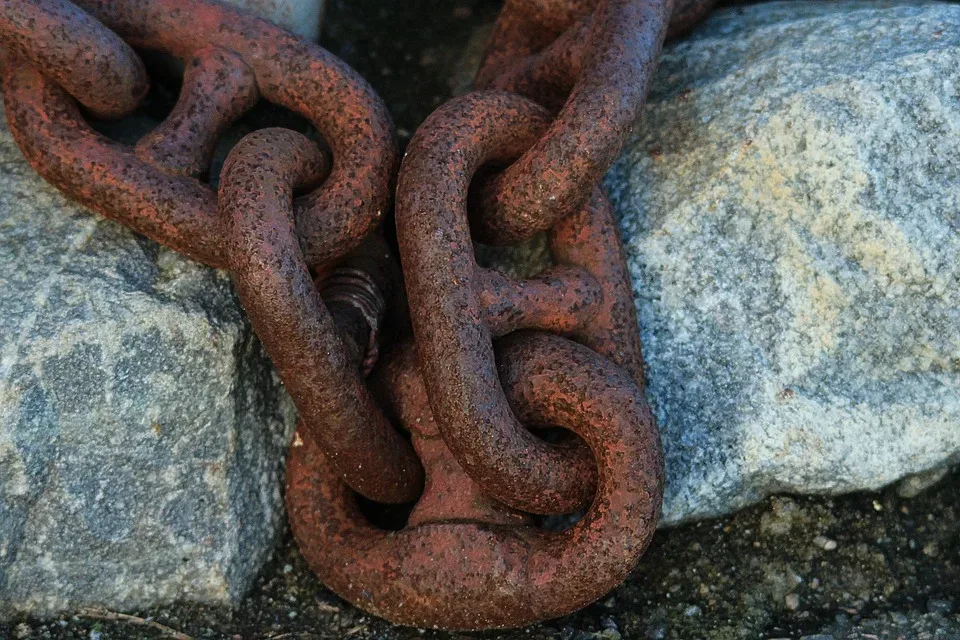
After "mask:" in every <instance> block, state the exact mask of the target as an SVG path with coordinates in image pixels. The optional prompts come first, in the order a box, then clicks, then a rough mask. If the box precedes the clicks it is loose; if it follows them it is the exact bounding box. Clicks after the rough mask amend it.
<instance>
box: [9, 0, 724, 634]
mask: <svg viewBox="0 0 960 640" xmlns="http://www.w3.org/2000/svg"><path fill="white" fill-rule="evenodd" d="M678 1H679V0H678ZM709 5H710V0H686V1H685V2H681V3H680V5H678V6H677V7H676V8H675V9H673V16H672V20H671V8H672V5H671V2H670V0H507V2H506V5H505V7H504V9H503V11H502V13H501V15H500V17H499V19H498V21H497V24H496V26H495V29H494V33H493V36H492V38H491V43H490V45H489V48H488V50H487V53H486V55H485V58H484V61H483V65H482V67H481V69H480V71H479V73H478V75H477V78H476V81H475V87H476V89H477V91H475V92H473V93H469V94H467V95H465V96H462V97H460V98H457V99H454V100H451V101H450V102H448V103H447V104H445V105H443V106H442V107H441V108H439V109H438V110H437V111H436V112H435V113H434V114H432V115H431V116H430V117H429V118H428V119H427V120H426V122H424V124H423V125H422V126H421V128H420V129H419V130H418V132H417V133H416V135H415V136H414V138H413V139H412V140H411V142H410V145H409V147H408V149H407V154H406V156H405V158H404V160H403V165H402V167H401V168H400V172H399V179H398V184H397V189H396V223H397V235H398V239H399V245H400V257H401V262H402V267H403V269H402V276H401V273H400V271H399V269H398V268H397V266H396V264H395V261H394V260H393V258H392V257H391V250H390V248H389V246H388V244H387V242H386V241H385V240H384V238H383V236H382V235H381V233H380V231H379V229H378V227H379V224H380V221H381V220H382V218H383V217H384V215H385V214H386V213H387V211H388V210H389V208H390V206H391V202H392V199H393V195H394V194H393V180H394V176H395V174H396V171H397V164H398V152H397V148H396V145H395V142H394V135H393V128H392V124H391V122H390V119H389V115H388V114H387V111H386V108H385V107H384V105H383V103H382V102H381V100H380V98H379V97H378V96H377V95H376V94H375V93H374V91H373V90H372V89H371V88H370V87H369V85H367V84H366V82H364V80H363V79H362V78H360V77H359V76H358V75H357V74H356V73H355V72H354V71H352V70H351V69H350V68H348V67H347V66H346V65H345V64H344V63H343V62H342V61H340V60H338V59H337V58H335V57H334V56H332V55H331V54H329V53H328V52H326V51H324V50H323V49H322V48H320V47H319V46H317V45H314V44H311V43H308V42H305V41H303V40H301V39H299V38H297V37H295V36H292V35H290V34H288V33H286V32H284V31H283V30H281V29H278V28H277V27H274V26H273V25H271V24H269V23H267V22H265V21H263V20H259V19H256V18H253V17H250V16H247V15H245V14H242V13H240V12H239V11H237V10H234V9H231V8H227V7H224V6H221V5H218V4H215V3H214V2H211V1H210V0H123V1H111V0H74V1H73V2H70V1H69V0H0V67H2V69H3V78H2V88H3V96H4V103H5V108H6V112H7V119H8V124H9V127H10V130H11V132H12V134H13V136H14V138H15V140H16V142H17V144H18V145H19V146H20V148H21V149H22V150H23V152H24V154H25V156H26V157H27V159H28V161H29V162H30V164H31V165H32V166H33V167H34V168H35V169H36V170H37V171H38V172H39V173H40V174H41V175H42V176H43V177H44V178H46V179H47V180H48V181H49V182H51V183H52V184H54V185H56V186H57V187H58V188H59V189H61V190H62V191H63V192H64V193H66V194H67V195H68V196H70V197H71V198H73V199H75V200H77V201H78V202H81V203H82V204H84V205H86V206H87V207H89V208H91V209H92V210H94V211H97V212H98V213H100V214H102V215H105V216H107V217H110V218H113V219H115V220H117V221H119V222H121V223H123V224H125V225H127V226H128V227H130V228H131V229H133V230H135V231H137V232H139V233H142V234H143V235H146V236H147V237H150V238H152V239H153V240H155V241H157V242H160V243H162V244H164V245H166V246H168V247H170V248H172V249H174V250H176V251H178V252H180V253H182V254H184V255H186V256H188V257H190V258H192V259H194V260H198V261H200V262H202V263H204V264H207V265H209V266H211V267H215V268H220V269H227V270H229V271H230V273H231V274H232V276H233V279H234V282H235V285H236V289H237V292H238V294H239V297H240V300H241V303H242V304H243V307H244V308H245V310H246V311H247V314H248V315H249V317H250V320H251V323H252V325H253V327H254V329H255V331H256V333H257V335H258V336H259V337H260V340H261V341H262V343H263V345H264V347H265V349H266V351H267V353H268V354H269V356H270V357H271V359H272V360H273V362H274V365H275V366H276V369H277V371H278V373H279V374H280V376H281V378H282V379H283V381H284V384H285V386H286V388H287V389H288V391H289V392H290V395H291V397H292V398H293V401H294V403H295V405H296V407H297V410H298V413H299V416H300V422H299V424H298V429H297V436H296V438H295V441H294V445H293V446H292V447H291V450H290V456H289V461H288V477H287V506H288V512H289V516H290V522H291V526H292V528H293V531H294V534H295V537H296V539H297V541H298V544H299V545H300V548H301V550H302V552H303V555H304V557H305V558H306V559H307V561H308V563H309V564H310V566H311V567H312V568H313V570H314V571H316V573H317V574H318V575H319V576H320V578H321V579H322V580H323V581H324V583H325V584H327V585H328V586H329V587H330V588H331V589H333V590H334V591H335V592H337V593H338V594H340V595H341V596H343V597H344V598H346V599H348V600H350V601H351V602H353V603H355V604H357V605H358V606H360V607H362V608H364V609H366V610H368V611H370V612H372V613H375V614H377V615H379V616H382V617H385V618H387V619H389V620H391V621H393V622H396V623H399V624H405V625H414V626H420V627H442V628H447V629H487V628H498V627H512V626H520V625H524V624H529V623H532V622H535V621H538V620H543V619H548V618H554V617H558V616H561V615H564V614H567V613H570V612H572V611H574V610H576V609H578V608H580V607H583V606H585V605H587V604H589V603H590V602H592V601H593V600H595V599H597V598H599V597H600V596H602V595H603V594H604V593H606V592H607V591H609V590H610V589H612V588H614V587H615V586H616V585H617V584H619V583H620V582H621V581H622V580H624V579H625V578H626V576H627V575H628V574H629V572H630V571H631V569H632V568H633V566H634V565H635V564H636V561H637V560H638V559H639V557H640V556H641V555H642V553H643V552H644V550H645V549H646V547H647V545H648V544H649V542H650V539H651V537H652V535H653V531H654V529H655V526H656V521H657V517H658V514H659V509H660V502H661V497H662V483H663V471H662V466H663V462H662V455H661V451H660V444H659V439H658V436H657V431H656V426H655V423H654V420H653V417H652V415H651V413H650V410H649V408H648V406H647V404H646V401H645V399H644V396H643V391H642V389H643V362H642V359H641V355H640V341H639V336H638V333H637V319H636V314H635V310H634V305H633V298H632V290H631V285H630V279H629V274H628V272H627V268H626V262H625V259H624V255H623V250H622V247H621V244H620V240H619V237H618V233H617V227H616V221H615V219H614V216H613V212H612V209H611V207H610V204H609V202H608V201H607V199H606V196H605V195H604V194H603V192H602V190H601V189H600V188H599V186H598V182H599V180H600V178H601V177H602V175H603V174H604V173H605V172H606V170H607V169H608V168H609V166H610V164H611V163H612V162H613V160H614V159H615V158H616V156H617V154H618V152H619V150H620V148H621V146H622V144H623V143H624V141H625V139H626V137H627V135H628V134H629V131H630V128H631V126H632V124H633V123H634V122H635V120H636V119H637V117H638V115H639V113H640V109H641V107H642V104H643V101H644V99H645V97H646V93H647V90H648V86H649V82H650V78H651V76H652V74H653V71H654V69H655V67H656V62H657V57H658V55H659V51H660V47H661V44H662V42H663V39H664V37H665V36H666V34H667V31H668V27H669V29H670V31H672V32H679V31H681V30H683V29H685V28H687V27H689V26H690V25H692V24H693V23H695V22H696V20H698V19H699V17H700V16H701V15H702V14H703V13H705V12H706V11H707V10H708V9H709ZM131 47H136V48H140V49H149V50H155V51H163V52H166V53H169V54H172V55H173V56H175V57H177V58H179V59H180V60H182V61H183V63H184V68H185V71H184V78H183V86H182V89H181V93H180V96H179V99H178V101H177V104H176V106H175V107H174V109H173V110H172V112H171V113H170V114H169V116H168V117H167V119H166V120H165V121H164V122H163V123H162V124H160V125H159V126H158V127H157V128H156V129H155V130H153V131H152V132H151V133H150V134H148V135H147V136H145V137H143V138H142V139H141V140H140V141H139V142H138V143H137V144H136V146H134V147H133V148H130V147H127V146H124V145H120V144H118V143H115V142H113V141H111V140H108V139H107V138H105V137H103V136H102V135H100V134H98V133H96V132H95V131H94V130H93V128H92V127H91V126H90V125H89V124H88V123H87V121H86V120H85V119H84V116H83V115H82V113H81V110H80V108H79V107H78V105H77V103H79V104H80V105H83V107H84V108H85V109H86V110H87V111H88V112H89V113H90V114H91V115H93V116H95V117H98V118H119V117H123V116H125V115H128V114H130V113H131V112H132V111H133V110H134V109H136V108H137V106H138V105H139V104H140V102H141V100H142V99H143V97H144V96H145V95H146V92H147V89H148V83H149V79H148V77H147V73H146V71H145V68H144V66H143V64H142V62H141V61H140V59H139V58H138V57H137V54H136V53H134V51H133V49H132V48H131ZM260 98H263V99H265V100H267V101H270V102H272V103H275V104H278V105H280V106H282V107H285V108H287V109H290V110H292V111H294V112H296V113H298V114H300V115H302V116H304V117H305V118H307V119H308V120H309V121H310V122H311V123H312V124H313V125H314V126H315V127H316V129H317V131H318V132H319V133H320V135H321V136H322V138H323V141H324V142H325V143H326V145H327V146H328V147H329V149H328V150H325V149H324V148H322V147H321V146H319V145H318V144H317V143H316V142H314V141H313V140H311V139H309V138H307V137H305V136H304V135H302V134H299V133H296V132H294V131H291V130H287V129H263V130H260V131H256V132H254V133H251V134H249V135H247V136H246V137H244V138H243V139H242V140H241V141H240V142H239V143H238V144H237V145H236V146H235V147H234V148H233V149H232V150H231V152H230V154H229V156H228V157H227V159H226V162H225V164H224V166H223V170H222V172H221V174H220V179H219V187H218V189H217V191H216V192H215V191H214V190H213V189H212V188H211V187H210V186H209V183H208V181H207V178H208V177H209V176H208V174H209V170H210V164H211V159H212V156H213V151H214V147H215V145H216V144H217V142H218V140H219V139H220V137H221V136H222V134H223V133H224V132H225V131H226V130H227V129H228V128H229V127H230V125H231V124H233V123H234V122H236V120H237V119H238V118H240V117H241V116H242V115H243V114H244V113H245V112H247V111H248V110H250V109H251V108H252V107H253V106H254V104H255V103H256V102H257V101H258V100H259V99H260ZM295 194H300V195H295ZM541 232H546V234H547V238H548V242H549V247H550V251H551V254H552V257H553V260H554V266H553V267H552V268H550V269H548V270H547V271H545V272H543V273H541V274H539V275H538V276H536V277H534V278H531V279H527V280H515V279H512V278H510V277H507V276H506V275H504V274H502V273H499V272H497V271H494V270H491V269H486V268H483V267H480V266H478V264H477V263H476V260H475V256H474V242H475V241H476V242H483V243H490V244H511V243H517V242H520V241H523V240H526V239H528V238H530V237H532V236H533V235H535V234H538V233H541ZM401 278H402V279H401ZM404 283H405V292H406V296H405V295H404V286H403V284H404ZM411 329H412V331H411ZM384 336H389V337H390V338H392V339H391V340H385V339H384ZM378 356H379V361H378ZM368 374H369V377H368ZM395 425H396V426H395ZM543 427H562V428H563V429H565V430H566V431H567V432H572V434H575V435H568V437H567V438H565V439H563V438H561V439H560V440H558V441H556V440H555V439H553V440H551V441H549V442H548V440H546V439H543V438H541V437H539V436H538V435H536V434H535V433H534V432H533V431H531V430H530V429H531V428H532V429H539V428H543ZM398 428H399V429H398ZM401 430H403V431H406V432H408V433H409V436H410V437H409V440H408V439H407V438H406V437H404V435H402V431H401ZM357 494H359V495H362V496H364V497H366V498H368V499H370V500H373V501H376V502H381V503H394V504H402V503H409V502H413V501H415V500H416V501H417V503H416V506H415V507H414V508H413V511H412V512H411V513H410V516H409V518H408V520H407V524H406V527H405V528H404V529H403V530H401V531H385V530H383V529H380V528H377V527H375V526H373V525H372V524H371V523H370V522H369V521H368V520H367V519H366V518H365V517H364V516H363V514H362V513H361V511H360V508H359V506H358V503H357ZM582 509H586V513H585V515H584V516H583V517H582V518H581V519H580V520H579V521H578V522H577V523H576V524H575V525H573V526H572V527H570V528H568V529H566V530H564V531H560V532H549V531H546V530H544V529H542V528H540V527H538V526H536V520H535V516H543V515H557V514H567V513H571V512H575V511H577V510H582Z"/></svg>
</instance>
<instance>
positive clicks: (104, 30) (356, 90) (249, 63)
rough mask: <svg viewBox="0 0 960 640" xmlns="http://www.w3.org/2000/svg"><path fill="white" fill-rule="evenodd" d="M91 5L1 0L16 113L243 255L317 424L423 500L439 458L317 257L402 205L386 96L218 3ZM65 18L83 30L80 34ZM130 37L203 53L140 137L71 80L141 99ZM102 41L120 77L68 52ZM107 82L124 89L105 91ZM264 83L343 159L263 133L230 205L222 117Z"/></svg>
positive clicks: (48, 148)
mask: <svg viewBox="0 0 960 640" xmlns="http://www.w3.org/2000/svg"><path fill="white" fill-rule="evenodd" d="M77 5H79V7H80V8H77V6H74V5H71V4H70V3H68V2H65V0H29V1H28V2H26V3H21V2H19V0H17V1H7V2H4V3H3V4H2V5H0V10H2V11H0V35H2V38H3V40H2V43H3V46H4V47H9V49H8V51H7V54H6V55H8V56H12V60H11V61H9V62H8V63H7V64H6V65H4V76H3V93H4V102H5V106H6V111H7V120H8V124H9V127H10V130H11V133H12V134H13V136H14V138H15V140H16V141H17V143H18V144H19V146H20V148H21V149H22V150H23V152H24V154H25V155H26V157H27V159H28V160H29V161H30V163H31V164H32V165H33V166H34V168H35V169H36V170H37V171H38V173H40V174H41V175H43V176H44V177H45V178H46V179H47V180H49V181H50V182H51V183H53V184H54V185H55V186H57V187H58V188H60V189H61V190H62V191H64V193H66V194H67V195H68V196H70V197H72V198H74V199H76V200H78V201H79V202H81V203H83V204H85V205H87V206H89V207H90V208H92V209H93V210H95V211H98V212H99V213H102V214H103V215H106V216H107V217H111V218H114V219H116V220H118V221H119V222H122V223H124V224H126V225H127V226H129V227H130V228H132V229H134V230H135V231H138V232H140V233H142V234H144V235H146V236H148V237H150V238H152V239H154V240H156V241H158V242H161V243H163V244H165V245H167V246H169V247H170V248H172V249H174V250H176V251H179V252H181V253H183V254H185V255H187V256H189V257H191V258H193V259H196V260H199V261H201V262H204V263H206V264H208V265H210V266H214V267H219V268H226V269H230V270H231V271H233V272H234V277H235V280H236V283H237V288H238V290H239V291H240V293H241V299H242V301H243V302H244V305H245V306H246V307H247V309H248V311H249V314H250V317H251V320H252V322H253V324H254V327H255V328H256V330H257V332H258V335H259V336H260V338H261V340H262V341H263V343H264V344H265V345H266V347H267V351H268V352H269V353H270V355H271V356H272V357H273V358H274V362H275V363H276V365H277V368H278V371H279V372H280V375H281V377H282V378H283V380H284V383H285V385H286V387H287V388H288V389H289V390H290V392H291V395H292V397H293V400H294V403H295V404H296V406H297V409H298V411H299V412H300V416H301V419H302V420H303V422H304V425H305V427H304V432H305V433H307V434H309V436H310V437H313V438H316V439H318V440H319V441H320V442H321V443H322V445H323V446H324V447H325V450H326V451H327V454H328V457H329V460H330V463H331V464H332V465H333V466H334V467H336V469H337V470H338V473H339V475H340V477H342V478H343V479H344V480H345V481H346V482H347V483H348V484H350V486H352V487H353V488H354V489H355V490H357V491H359V492H360V493H362V494H364V495H366V496H367V497H369V498H371V499H375V500H380V501H384V502H405V501H409V500H412V499H414V498H415V497H416V496H417V495H418V494H419V492H420V489H421V486H422V468H421V466H420V464H419V462H418V460H417V459H416V456H415V455H414V453H413V451H412V449H411V448H410V446H409V444H408V443H407V442H406V440H404V439H403V438H402V437H401V436H400V435H399V434H398V433H396V432H395V431H394V430H393V428H392V427H391V426H390V425H389V424H388V423H387V422H386V421H385V419H384V418H383V417H382V414H380V413H379V411H378V409H377V406H376V403H374V402H373V400H372V399H371V398H370V395H369V393H368V392H367V391H366V388H365V386H364V384H363V381H362V378H361V375H360V372H359V371H358V370H357V368H356V366H354V363H353V362H352V360H351V358H349V357H348V356H347V353H348V352H349V350H350V347H349V346H348V344H349V343H348V344H347V345H345V344H344V343H343V341H342V340H341V338H340V334H339V333H338V331H337V330H336V327H335V325H334V322H333V320H332V318H331V316H330V314H329V313H328V311H327V309H326V307H325V306H324V305H323V303H321V302H320V299H319V296H318V293H317V291H316V289H315V287H314V286H313V282H312V280H311V279H310V274H309V271H308V265H309V266H310V267H313V268H315V269H321V270H322V269H326V268H330V267H332V266H333V265H334V264H335V263H336V262H338V261H340V260H342V259H344V258H346V257H347V256H348V255H349V254H350V252H352V251H355V250H356V249H357V248H358V247H360V245H361V243H362V242H364V239H365V238H367V237H368V236H369V235H370V233H371V231H373V230H374V229H375V228H376V226H377V225H378V223H379V221H380V218H381V216H382V214H383V212H384V211H385V210H386V209H387V207H388V206H389V202H390V190H391V186H392V182H393V173H394V171H395V169H396V164H397V151H396V146H395V142H394V136H393V129H392V123H391V122H390V118H389V116H388V115H387V113H386V109H385V107H384V106H383V103H382V102H381V100H380V98H379V97H378V96H377V95H376V94H375V93H374V92H373V90H372V89H371V88H370V87H369V85H367V84H366V82H364V81H363V79H361V78H360V77H359V76H358V75H357V74H356V73H355V72H353V71H352V70H351V69H350V68H349V67H347V66H346V65H345V64H344V63H343V62H341V61H340V60H338V59H337V58H335V57H334V56H332V55H331V54H329V53H327V52H326V51H324V50H323V49H321V48H320V47H318V46H316V45H313V44H310V43H308V42H305V41H303V40H301V39H299V38H297V37H296V36H293V35H290V34H288V33H286V32H285V31H283V30H281V29H279V28H277V27H275V26H273V25H271V24H270V23H268V22H266V21H263V20H259V19H257V18H254V17H251V16H248V15H246V14H244V13H241V12H239V11H237V10H234V9H231V8H228V7H225V6H222V5H219V4H216V3H213V2H207V1H205V0H186V1H184V0H131V1H129V2H95V1H82V2H78V3H77ZM81 9H82V10H81ZM94 18H96V20H95V19H94ZM97 20H100V21H102V22H103V23H104V24H105V25H106V26H104V24H100V23H98V22H97ZM55 27H57V28H55ZM74 27H76V33H74ZM111 30H113V31H111ZM114 32H116V35H115V34H114ZM51 34H52V35H51ZM58 34H68V35H70V37H71V38H73V37H75V38H76V40H69V41H68V42H67V43H66V44H64V43H63V42H60V41H58V40H55V39H56V37H59V35H58ZM118 35H119V36H120V37H122V38H123V39H124V40H121V39H120V38H119V37H118ZM51 39H54V40H55V42H56V43H58V44H57V46H50V41H51ZM128 45H133V46H137V47H144V48H150V49H155V50H160V51H166V52H169V53H172V54H174V55H176V56H178V57H179V58H180V59H181V60H183V61H184V63H185V69H186V72H185V78H184V84H183V90H182V92H181V95H180V98H179V101H178V103H177V105H176V107H175V108H174V110H173V111H172V113H171V114H170V116H169V117H168V118H167V120H166V121H165V122H164V123H162V124H161V125H160V126H159V127H157V129H155V130H154V131H153V132H151V133H150V134H148V135H147V136H146V137H144V138H143V139H142V140H141V141H140V143H139V144H138V145H137V146H136V148H129V147H126V146H123V145H120V144H117V143H115V142H112V141H110V140H108V139H107V138H105V137H104V136H102V135H100V134H98V133H96V132H95V131H94V130H93V129H92V128H91V126H90V125H89V124H88V123H87V122H86V120H85V119H84V118H83V115H82V114H81V112H80V110H79V109H78V107H77V105H76V103H75V102H74V100H73V98H72V97H71V93H73V94H74V96H75V97H76V98H77V99H78V100H80V101H81V102H83V103H84V104H86V105H88V106H90V107H91V108H94V109H95V111H97V112H102V113H105V114H107V115H113V116H116V115H122V114H123V113H125V112H127V111H129V110H131V109H132V108H134V107H135V106H136V103H137V100H138V99H139V98H140V97H142V95H143V93H144V91H145V89H146V80H145V78H141V75H143V74H142V65H141V64H140V62H139V60H138V59H137V58H136V56H135V54H133V52H132V50H131V49H130V48H129V46H128ZM101 46H102V47H103V51H102V52H101V53H98V54H97V56H99V58H102V59H103V61H102V62H101V61H100V59H99V58H94V60H95V61H96V62H97V64H100V65H102V66H103V67H104V69H105V70H110V71H111V73H107V74H105V76H104V78H103V79H102V82H104V83H110V84H109V86H103V85H97V84H94V83H93V81H91V80H88V79H87V78H86V76H85V75H83V73H79V74H75V73H74V66H75V65H74V66H71V64H68V63H70V62H71V60H69V57H70V56H71V55H78V56H79V57H80V58H81V59H82V58H83V55H82V54H84V53H85V52H87V51H91V50H96V51H99V50H100V49H99V47H101ZM61 51H63V52H65V53H61ZM131 56H132V57H131ZM58 62H63V63H64V64H63V65H62V68H61V66H58V65H57V64H55V63H58ZM35 65H39V66H35ZM124 70H126V73H125V72H124ZM81 71H83V69H81ZM114 71H115V72H114ZM48 73H49V74H51V75H50V76H49V77H48V76H47V75H46V74H48ZM63 75H66V76H69V77H70V81H68V82H67V83H65V85H61V84H60V78H61V76H63ZM107 88H110V89H111V91H110V93H112V94H114V95H116V96H120V97H124V100H123V101H122V102H120V103H117V104H115V105H112V106H111V105H110V104H101V103H97V102H96V98H97V96H99V95H100V94H101V93H103V92H106V90H107ZM261 96H262V97H264V98H266V99H267V100H270V101H272V102H275V103H277V104H280V105H282V106H285V107H287V108H289V109H291V110H293V111H296V112H298V113H300V114H302V115H303V116H305V117H307V118H308V119H309V120H310V121H311V122H312V123H313V124H314V125H315V126H316V127H317V129H318V130H319V131H320V133H321V134H322V135H323V136H324V138H325V140H326V141H327V142H328V143H329V146H330V148H331V150H332V154H333V161H332V164H331V163H330V162H327V161H324V160H323V159H322V157H321V156H320V155H319V151H318V150H317V149H316V147H315V145H314V144H313V143H311V142H309V141H306V140H305V139H304V138H303V137H302V136H299V135H298V134H294V133H293V132H289V131H268V132H258V133H255V134H251V137H248V138H247V139H245V140H244V141H243V142H241V144H239V145H237V148H236V149H235V150H234V152H233V153H232V154H231V155H230V156H229V157H228V159H227V162H226V163H225V170H224V174H223V176H222V181H221V187H220V189H221V197H220V198H219V206H218V197H217V194H216V193H214V191H213V190H212V189H211V187H210V186H209V185H207V184H206V183H204V182H201V181H200V180H199V179H197V178H198V177H200V176H203V175H204V174H206V173H207V171H208V169H209V164H210V158H211V155H212V151H213V147H214V145H215V143H216V142H217V140H218V138H219V136H220V134H221V133H222V132H223V131H224V130H225V129H226V128H227V127H228V126H229V125H230V124H231V123H232V122H234V121H235V120H236V119H237V118H238V117H240V116H241V115H242V114H243V113H244V112H245V111H247V110H248V109H250V108H251V107H252V106H253V104H254V103H255V102H256V101H257V99H258V98H259V97H261ZM128 97H129V99H127V98H128ZM107 107H110V108H109V109H108V108H107ZM321 176H322V177H324V178H325V179H324V180H323V181H322V184H320V180H319V178H320V177H321ZM311 181H312V182H314V183H317V184H319V186H317V187H316V188H314V189H313V190H312V191H309V192H308V193H307V194H306V195H303V196H301V197H299V198H297V199H294V198H293V195H292V194H293V189H294V187H296V186H301V184H302V183H309V182H311ZM281 231H282V232H284V233H281ZM258 234H261V235H258Z"/></svg>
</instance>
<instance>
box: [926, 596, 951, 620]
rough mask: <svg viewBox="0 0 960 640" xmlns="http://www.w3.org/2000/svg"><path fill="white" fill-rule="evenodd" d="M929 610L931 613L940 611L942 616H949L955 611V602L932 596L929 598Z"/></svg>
mask: <svg viewBox="0 0 960 640" xmlns="http://www.w3.org/2000/svg"><path fill="white" fill-rule="evenodd" d="M927 611H928V612H929V613H939V614H940V615H942V616H948V615H950V614H951V613H953V603H952V602H950V601H949V600H940V599H939V598H930V599H929V600H927Z"/></svg>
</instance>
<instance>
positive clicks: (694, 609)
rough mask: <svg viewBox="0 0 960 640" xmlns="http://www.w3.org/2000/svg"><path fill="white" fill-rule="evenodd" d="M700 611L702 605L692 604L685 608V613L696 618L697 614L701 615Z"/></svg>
mask: <svg viewBox="0 0 960 640" xmlns="http://www.w3.org/2000/svg"><path fill="white" fill-rule="evenodd" d="M700 613H701V610H700V607H698V606H697V605H695V604H692V605H690V606H689V607H687V608H686V609H684V610H683V615H685V616H687V617H688V618H695V617H696V616H698V615H700Z"/></svg>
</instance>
